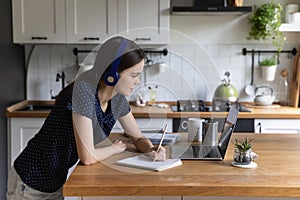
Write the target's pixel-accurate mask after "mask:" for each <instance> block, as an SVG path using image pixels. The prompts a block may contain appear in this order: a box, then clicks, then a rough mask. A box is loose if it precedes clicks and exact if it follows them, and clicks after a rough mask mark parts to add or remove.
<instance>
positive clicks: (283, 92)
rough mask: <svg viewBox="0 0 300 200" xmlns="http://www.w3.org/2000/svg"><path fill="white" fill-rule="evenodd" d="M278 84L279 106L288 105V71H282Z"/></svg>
mask: <svg viewBox="0 0 300 200" xmlns="http://www.w3.org/2000/svg"><path fill="white" fill-rule="evenodd" d="M280 75H281V76H280V83H279V89H278V100H279V104H280V105H281V106H288V105H289V84H288V71H287V70H286V69H283V70H282V71H281V72H280Z"/></svg>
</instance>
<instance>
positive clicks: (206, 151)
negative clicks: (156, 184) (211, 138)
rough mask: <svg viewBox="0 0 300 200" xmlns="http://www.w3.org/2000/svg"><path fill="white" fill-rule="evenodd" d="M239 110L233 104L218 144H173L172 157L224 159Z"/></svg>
mask: <svg viewBox="0 0 300 200" xmlns="http://www.w3.org/2000/svg"><path fill="white" fill-rule="evenodd" d="M238 114H239V111H238V110H237V109H236V108H235V107H234V106H231V107H230V109H229V112H228V114H227V117H226V120H225V122H224V125H223V128H222V131H221V134H220V136H219V139H218V142H217V145H214V146H212V145H203V144H188V145H172V150H171V157H172V158H180V159H183V160H223V159H224V157H225V154H226V151H227V147H228V144H229V141H230V138H231V135H232V132H233V130H234V127H235V124H236V121H237V118H238Z"/></svg>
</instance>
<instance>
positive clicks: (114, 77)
mask: <svg viewBox="0 0 300 200" xmlns="http://www.w3.org/2000/svg"><path fill="white" fill-rule="evenodd" d="M128 42H129V40H127V39H123V40H122V42H121V44H120V46H119V47H118V50H117V53H116V56H115V60H114V61H113V63H112V66H111V69H110V70H109V71H108V72H107V73H106V74H105V75H104V83H105V84H106V85H108V86H115V85H116V84H117V82H118V80H119V73H118V68H119V65H120V62H121V59H122V56H123V53H124V50H125V48H126V46H127V44H128Z"/></svg>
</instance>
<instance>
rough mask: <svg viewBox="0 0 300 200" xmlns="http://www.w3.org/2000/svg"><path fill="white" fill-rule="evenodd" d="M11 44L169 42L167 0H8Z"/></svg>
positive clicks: (168, 2)
mask: <svg viewBox="0 0 300 200" xmlns="http://www.w3.org/2000/svg"><path fill="white" fill-rule="evenodd" d="M12 2H13V33H14V42H15V43H24V44H26V43H74V44H98V43H101V42H102V41H104V40H105V39H107V38H108V37H111V36H113V35H116V34H120V35H123V36H126V37H129V38H131V39H132V40H134V41H135V42H137V43H139V44H167V43H168V42H169V27H170V21H169V18H170V10H169V9H170V1H169V0H151V1H149V0H43V1H40V0H12Z"/></svg>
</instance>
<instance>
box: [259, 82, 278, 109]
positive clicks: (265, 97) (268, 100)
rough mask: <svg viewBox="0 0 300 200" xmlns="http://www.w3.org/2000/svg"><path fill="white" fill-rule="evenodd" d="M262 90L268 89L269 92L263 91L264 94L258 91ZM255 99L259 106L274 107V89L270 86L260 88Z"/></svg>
mask: <svg viewBox="0 0 300 200" xmlns="http://www.w3.org/2000/svg"><path fill="white" fill-rule="evenodd" d="M261 88H266V89H267V90H263V91H264V92H262V93H259V92H258V91H259V90H260V89H261ZM266 91H269V94H266V93H265V92H266ZM254 93H255V98H254V103H255V105H257V106H269V105H272V103H273V101H274V99H275V96H274V95H273V89H272V88H271V87H268V86H260V87H257V88H255V91H254Z"/></svg>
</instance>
